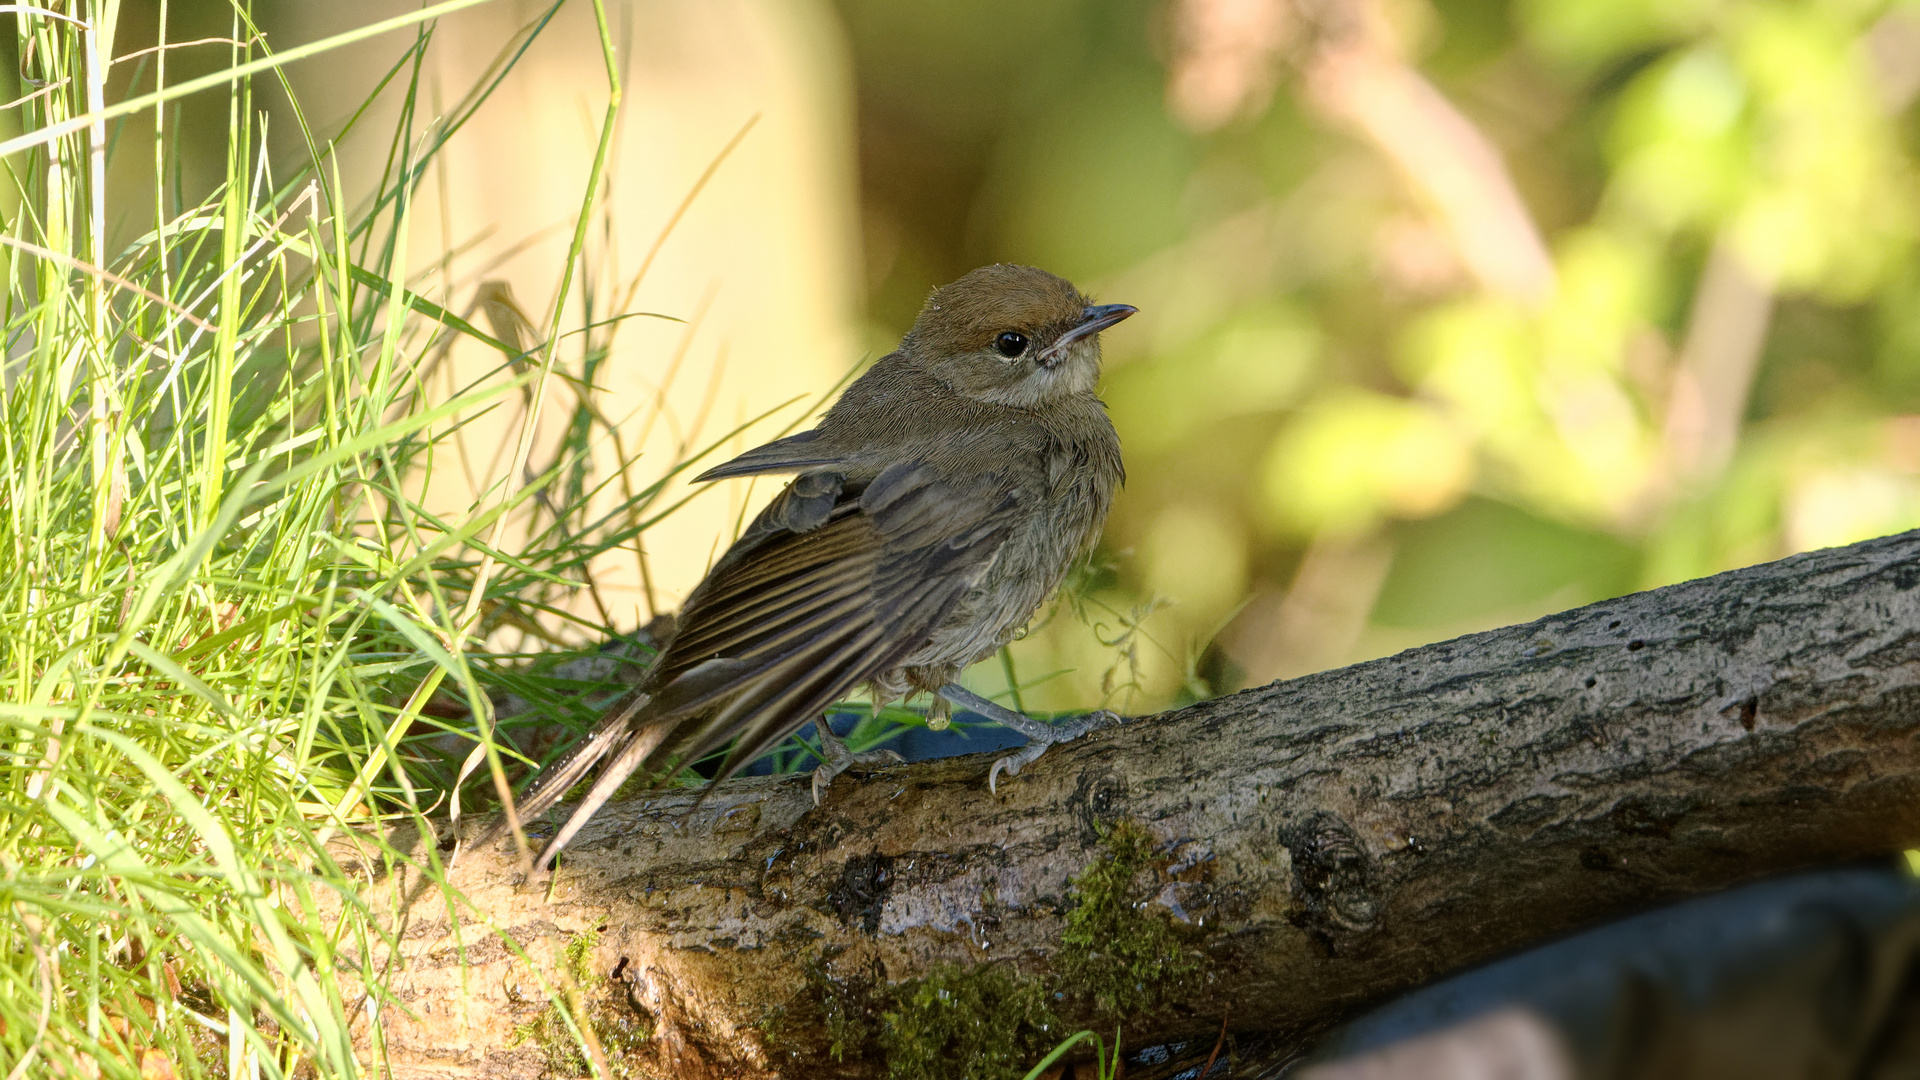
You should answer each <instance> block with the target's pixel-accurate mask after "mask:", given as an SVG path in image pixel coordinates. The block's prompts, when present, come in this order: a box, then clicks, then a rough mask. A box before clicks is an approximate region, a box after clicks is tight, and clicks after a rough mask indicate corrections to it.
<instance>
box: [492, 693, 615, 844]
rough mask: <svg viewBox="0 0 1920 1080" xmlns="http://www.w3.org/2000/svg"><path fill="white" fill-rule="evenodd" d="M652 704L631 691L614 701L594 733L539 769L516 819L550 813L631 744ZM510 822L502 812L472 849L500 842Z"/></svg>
mask: <svg viewBox="0 0 1920 1080" xmlns="http://www.w3.org/2000/svg"><path fill="white" fill-rule="evenodd" d="M652 703H653V696H652V695H651V694H648V693H646V692H644V691H641V690H632V691H629V692H628V693H627V694H626V695H625V696H624V697H622V698H621V699H619V700H617V701H616V702H614V704H613V705H612V706H611V707H609V708H608V709H607V712H606V715H605V716H603V717H601V719H600V722H599V723H598V724H596V725H594V728H593V731H592V733H591V734H589V735H588V736H587V737H586V738H584V739H582V740H580V742H579V744H578V745H576V746H575V747H574V748H573V749H572V750H569V751H567V753H566V755H565V756H564V757H562V758H561V759H560V760H558V761H556V762H554V763H553V764H551V765H549V766H547V767H546V768H544V769H542V770H540V775H538V776H536V777H534V778H533V783H531V784H529V785H527V790H525V791H523V792H521V793H520V797H519V798H517V799H515V800H514V816H516V817H518V818H519V819H520V821H521V822H522V823H523V824H524V823H526V822H529V821H532V820H533V819H535V818H537V817H539V816H540V815H541V814H544V813H546V812H547V811H548V810H551V809H552V808H553V804H554V803H557V802H559V801H560V799H561V798H562V797H563V796H565V795H566V793H567V791H568V790H569V789H571V788H572V787H573V786H574V785H575V784H577V783H579V782H580V781H581V780H582V779H583V778H584V777H585V776H586V775H587V772H588V771H589V770H591V769H592V768H593V766H594V764H595V763H597V762H598V761H599V760H600V759H601V758H603V757H605V756H607V754H609V753H612V752H616V751H617V750H619V749H621V748H624V747H625V746H627V744H628V743H630V742H631V741H632V739H633V735H634V729H635V728H637V727H639V726H640V725H641V724H643V723H645V721H646V717H644V716H642V715H641V714H642V713H643V711H648V706H649V705H651V704H652ZM507 821H508V817H507V815H506V814H504V813H502V814H501V815H500V818H499V820H497V821H495V822H494V823H493V824H492V825H491V826H489V827H488V829H487V831H486V832H484V833H482V834H481V835H480V838H479V839H477V840H475V841H474V842H473V844H472V846H473V847H475V848H482V847H486V846H487V845H488V844H491V843H493V842H494V841H495V840H498V839H499V838H500V837H501V836H502V835H503V834H504V833H505V832H506V831H507Z"/></svg>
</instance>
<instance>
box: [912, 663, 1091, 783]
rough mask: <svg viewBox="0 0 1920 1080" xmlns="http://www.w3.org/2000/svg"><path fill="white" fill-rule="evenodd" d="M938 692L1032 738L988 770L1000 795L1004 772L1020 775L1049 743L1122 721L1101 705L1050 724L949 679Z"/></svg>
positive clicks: (966, 707) (1050, 744) (1072, 738)
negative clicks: (1085, 712)
mask: <svg viewBox="0 0 1920 1080" xmlns="http://www.w3.org/2000/svg"><path fill="white" fill-rule="evenodd" d="M936 693H938V694H939V695H940V696H941V697H943V698H946V699H947V700H948V701H951V702H953V703H954V704H955V705H958V706H960V707H961V708H963V709H968V710H970V711H972V712H976V713H979V714H980V715H981V716H984V717H986V718H987V719H989V720H991V721H993V722H994V723H996V724H999V725H1001V726H1002V727H1010V728H1012V729H1013V730H1015V731H1017V732H1019V733H1020V734H1022V735H1025V736H1026V737H1027V738H1028V739H1030V740H1032V741H1030V742H1028V743H1027V745H1025V746H1023V747H1021V748H1020V749H1018V750H1015V751H1014V752H1013V753H1011V754H1008V755H1007V756H1006V757H1003V758H1001V759H1000V760H998V761H996V762H994V763H993V768H991V769H989V770H987V790H989V791H991V792H993V793H994V794H996V795H998V794H999V793H1000V789H999V786H998V781H999V779H1000V774H1001V773H1003V772H1004V773H1006V774H1007V775H1008V776H1019V775H1020V770H1021V768H1022V767H1024V766H1027V765H1031V764H1033V763H1034V761H1035V760H1037V759H1038V758H1039V757H1040V755H1041V754H1044V753H1046V752H1047V747H1049V746H1052V745H1053V744H1054V743H1062V742H1070V741H1072V740H1074V739H1077V738H1079V737H1080V736H1082V735H1085V734H1086V733H1087V732H1089V731H1098V730H1100V729H1101V728H1103V727H1110V726H1112V725H1114V724H1117V723H1119V722H1120V717H1119V715H1118V714H1116V713H1112V712H1108V711H1107V710H1106V709H1101V710H1100V711H1099V712H1092V713H1088V714H1087V715H1085V716H1078V717H1075V718H1073V719H1072V720H1068V721H1065V722H1064V723H1059V724H1049V723H1047V722H1046V721H1044V720H1035V719H1034V718H1033V717H1031V716H1026V715H1024V714H1022V713H1018V712H1015V711H1013V710H1012V709H1009V708H1007V707H1006V706H1004V705H996V704H994V703H993V702H991V701H988V700H987V699H986V698H983V697H981V696H980V695H979V694H976V693H974V692H973V691H971V690H969V689H967V688H966V687H964V686H961V685H960V684H959V683H948V684H947V685H945V686H943V687H941V688H940V689H939V690H938V691H936Z"/></svg>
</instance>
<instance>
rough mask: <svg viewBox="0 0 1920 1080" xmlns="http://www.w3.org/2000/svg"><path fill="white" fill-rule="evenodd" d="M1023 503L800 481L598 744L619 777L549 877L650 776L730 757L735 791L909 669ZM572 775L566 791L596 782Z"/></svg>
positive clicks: (1002, 489)
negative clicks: (884, 675) (600, 814)
mask: <svg viewBox="0 0 1920 1080" xmlns="http://www.w3.org/2000/svg"><path fill="white" fill-rule="evenodd" d="M1019 503H1020V493H1019V492H1018V491H1017V490H1015V489H1014V488H1013V487H1012V486H1011V485H1009V484H1006V483H1003V482H996V481H992V480H988V481H983V482H980V483H975V484H969V485H960V484H956V483H952V482H947V481H942V480H940V479H938V478H937V477H936V476H935V475H934V474H933V471H932V470H931V469H929V468H927V467H926V466H924V465H917V464H898V465H894V466H891V467H889V468H888V469H886V470H885V471H883V472H882V473H881V474H880V475H879V476H878V477H876V478H875V479H874V480H873V482H872V483H870V484H867V485H865V486H864V487H858V488H856V487H854V486H852V485H848V484H847V483H846V482H845V481H844V479H843V478H842V477H841V476H840V475H839V474H837V473H828V472H814V473H807V474H803V475H802V476H800V477H799V478H797V479H796V480H795V481H794V482H793V483H792V484H791V485H789V486H788V488H787V490H786V491H784V492H782V493H781V495H780V496H779V497H778V498H777V499H776V500H775V501H774V503H773V504H772V505H770V506H769V507H768V508H767V509H766V511H764V512H763V513H762V514H761V515H760V517H759V518H758V519H756V520H755V522H754V524H753V526H752V527H751V528H749V529H748V531H747V532H746V534H745V535H743V536H742V537H741V538H740V540H739V541H738V542H737V543H736V544H735V545H734V546H733V547H732V548H731V549H730V550H729V551H728V552H727V554H726V555H725V556H724V557H722V558H721V559H720V561H719V562H718V563H716V564H715V566H714V568H713V570H712V571H711V572H710V573H709V574H708V575H707V578H706V580H704V581H703V582H701V584H700V587H699V588H698V589H696V590H695V591H694V593H693V595H692V596H691V597H689V598H688V600H687V604H686V607H685V608H684V609H683V610H682V612H681V614H680V618H679V630H678V632H677V633H676V635H675V636H674V639H673V641H672V642H671V643H670V644H669V645H668V646H667V649H666V651H665V653H663V654H662V656H661V657H660V661H659V665H658V666H657V667H656V668H655V669H654V671H653V673H652V675H651V677H650V678H649V679H648V680H647V691H648V700H647V702H646V703H645V705H644V707H642V708H640V709H638V710H637V711H636V712H634V713H632V714H631V715H630V717H629V718H627V719H623V720H622V721H621V722H620V724H619V725H616V730H614V731H609V732H608V734H607V735H606V736H605V737H602V736H601V731H600V730H596V733H595V736H594V737H592V738H591V739H590V741H592V742H594V743H595V744H596V745H597V747H598V748H599V752H598V753H595V754H594V756H595V757H599V756H601V755H602V754H604V753H607V752H609V751H612V752H614V761H613V764H612V765H611V766H610V767H609V768H608V769H607V770H606V772H605V773H604V774H603V775H602V776H601V778H600V780H599V781H598V782H597V783H596V784H595V785H594V789H593V792H592V793H591V794H589V796H588V797H587V799H586V800H585V801H584V802H582V804H581V805H580V806H579V807H578V808H577V809H576V810H575V811H574V813H573V817H572V818H571V819H569V821H568V823H567V825H566V827H565V828H564V829H563V830H562V831H561V833H560V834H558V835H557V836H556V837H555V838H554V841H553V843H551V844H549V846H548V849H547V851H546V852H545V853H543V855H542V857H541V861H542V863H543V864H544V862H545V861H546V859H547V858H548V857H550V856H551V855H552V854H553V853H554V852H555V851H557V850H558V847H559V845H561V844H564V843H565V842H566V840H567V839H568V838H570V837H571V836H572V835H573V832H574V831H575V830H577V829H578V828H579V826H580V825H581V824H582V823H584V822H585V820H586V819H587V817H589V816H591V815H592V814H593V812H594V811H595V810H597V809H598V808H599V806H600V804H601V803H603V802H605V801H606V799H607V798H608V797H609V796H611V795H612V793H613V791H614V789H615V788H617V787H618V786H619V784H620V782H621V781H622V780H624V779H625V777H626V776H627V775H629V774H631V773H632V772H634V771H635V770H637V769H639V768H641V767H642V766H644V765H647V764H649V763H652V762H663V763H668V764H672V765H686V764H690V763H692V762H693V761H695V760H698V759H699V758H701V757H704V756H706V755H707V754H709V753H711V752H713V751H715V750H717V749H719V748H721V747H722V746H725V745H726V744H727V743H729V742H732V743H733V744H734V745H733V749H732V750H731V751H730V752H729V753H728V755H727V758H726V761H725V763H724V764H723V766H722V767H721V771H720V774H719V778H725V777H727V776H730V775H732V774H733V773H734V772H737V771H738V770H739V769H741V768H742V767H744V766H745V765H747V764H748V763H749V762H751V761H753V759H754V758H756V757H758V756H760V755H761V754H763V753H765V752H766V751H767V750H769V749H771V748H772V747H774V746H775V745H777V744H778V743H779V742H780V741H781V740H782V739H784V738H786V737H787V736H788V735H790V734H792V733H793V731H794V730H795V729H797V728H799V727H800V726H801V725H802V724H805V723H806V722H807V721H809V720H814V719H817V718H819V717H820V716H821V715H822V713H823V712H824V711H825V709H826V707H827V706H828V705H830V704H832V703H833V702H834V701H837V700H839V699H840V698H842V697H844V696H845V695H846V694H847V692H848V691H850V690H852V689H853V688H854V687H856V686H858V685H859V684H860V683H862V682H865V681H866V680H868V679H869V678H872V677H873V676H874V675H876V674H879V673H881V672H883V671H887V670H889V669H891V668H893V667H896V666H898V665H899V663H900V662H901V661H902V660H904V659H906V657H908V656H909V655H911V654H912V653H913V652H914V651H915V650H916V649H918V648H919V647H920V646H921V645H923V644H925V642H926V641H927V638H928V637H929V636H930V635H931V633H932V632H933V630H934V629H935V628H936V627H937V626H939V625H940V623H941V621H942V620H944V619H945V618H946V617H947V616H948V615H949V614H950V613H951V612H952V611H953V610H954V608H955V606H956V605H958V604H959V602H960V600H961V598H962V597H964V596H965V595H966V594H967V591H968V590H969V589H971V588H972V587H973V586H974V584H975V583H977V582H978V581H979V580H980V577H981V575H982V574H984V573H985V572H986V570H987V567H988V566H989V565H990V564H991V562H992V561H993V557H994V555H995V554H996V553H998V551H999V550H1000V546H1001V544H1002V543H1004V542H1005V540H1006V538H1007V535H1008V532H1009V531H1010V530H1011V528H1012V526H1013V522H1014V519H1015V515H1016V513H1017V510H1018V507H1019ZM607 728H608V725H607V724H606V723H603V724H602V725H601V730H606V729H607ZM564 763H565V764H566V765H567V766H569V768H568V770H567V771H568V773H569V775H570V777H571V779H569V780H568V783H569V784H570V783H572V781H573V780H577V779H578V778H579V776H580V775H583V774H584V772H585V767H584V766H583V767H579V768H573V767H572V764H573V763H572V761H571V759H567V760H565V762H564ZM616 774H617V775H616ZM562 790H564V789H562ZM556 798H557V796H556ZM547 805H550V802H549V803H548V804H547ZM541 809H545V806H544V805H543V806H542V807H541ZM528 816H531V812H529V814H528Z"/></svg>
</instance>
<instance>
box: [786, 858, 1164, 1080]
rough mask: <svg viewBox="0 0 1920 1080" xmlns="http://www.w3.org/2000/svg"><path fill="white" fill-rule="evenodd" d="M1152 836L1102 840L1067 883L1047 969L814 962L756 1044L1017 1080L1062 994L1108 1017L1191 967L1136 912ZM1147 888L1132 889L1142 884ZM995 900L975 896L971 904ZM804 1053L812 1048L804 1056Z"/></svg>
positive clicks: (1045, 1040)
mask: <svg viewBox="0 0 1920 1080" xmlns="http://www.w3.org/2000/svg"><path fill="white" fill-rule="evenodd" d="M1153 869H1154V855H1153V837H1152V835H1151V834H1149V833H1148V832H1147V830H1146V829H1145V828H1144V827H1142V826H1140V825H1138V824H1135V823H1133V822H1121V823H1119V824H1117V825H1115V826H1113V827H1112V828H1111V829H1110V830H1108V831H1107V833H1106V835H1105V836H1104V837H1103V839H1102V843H1101V853H1100V855H1099V856H1098V857H1097V858H1096V859H1095V860H1094V861H1093V862H1092V863H1091V864H1089V865H1088V866H1087V868H1086V869H1085V870H1084V871H1082V872H1081V874H1080V875H1079V876H1078V877H1076V878H1074V879H1073V883H1072V885H1073V901H1074V903H1073V907H1072V909H1071V910H1070V911H1068V913H1067V920H1066V921H1067V927H1066V931H1065V932H1064V933H1063V934H1062V935H1061V948H1060V950H1059V951H1058V952H1057V953H1056V954H1055V957H1054V960H1055V963H1054V967H1053V970H1051V971H1049V972H1046V973H1044V974H1041V975H1028V974H1024V973H1022V972H1019V971H1017V970H1015V969H1013V968H1012V967H1010V966H1009V965H1006V964H995V963H988V964H979V965H974V966H961V965H954V964H943V965H940V966H938V967H936V968H934V969H933V970H932V971H930V972H929V973H928V974H927V975H926V976H925V977H924V978H920V979H913V980H910V981H907V982H902V983H897V984H892V985H889V984H888V983H887V982H886V981H885V977H884V973H882V972H881V971H880V970H879V969H878V968H877V967H874V968H872V969H868V968H866V967H863V966H861V965H853V966H852V967H851V968H848V967H844V966H840V965H837V964H836V957H835V955H833V954H830V953H822V954H818V955H816V956H815V957H814V959H813V960H812V961H811V962H810V963H808V965H807V967H806V973H807V986H806V989H805V990H804V991H803V992H802V993H801V994H800V995H798V996H797V997H796V999H795V1000H794V1001H793V1002H790V1003H789V1004H787V1005H785V1006H782V1007H780V1008H777V1009H773V1010H770V1011H769V1012H768V1014H767V1016H766V1017H765V1018H764V1019H763V1020H762V1021H761V1025H760V1026H761V1030H762V1031H763V1032H765V1033H766V1036H767V1040H768V1045H769V1046H770V1047H772V1048H774V1049H775V1051H776V1053H781V1052H785V1053H789V1054H791V1055H792V1056H793V1057H794V1059H795V1060H799V1059H801V1058H802V1057H804V1056H805V1055H806V1054H808V1053H817V1052H818V1050H817V1047H818V1043H817V1042H814V1041H813V1040H814V1039H815V1038H817V1037H818V1036H819V1035H821V1034H824V1035H825V1037H826V1040H827V1043H828V1052H829V1053H830V1054H831V1055H832V1057H833V1059H834V1060H835V1061H839V1062H844V1061H848V1060H861V1059H867V1060H875V1059H878V1058H881V1057H884V1060H885V1062H886V1069H887V1075H888V1076H889V1077H892V1078H894V1080H933V1078H936V1077H939V1078H948V1077H959V1078H963V1080H1000V1078H1010V1080H1019V1078H1021V1077H1024V1076H1025V1075H1026V1073H1027V1070H1028V1069H1029V1068H1031V1067H1032V1065H1033V1063H1034V1062H1035V1061H1038V1060H1039V1059H1040V1058H1041V1057H1042V1056H1043V1055H1045V1054H1046V1052H1047V1051H1048V1050H1049V1049H1051V1048H1052V1047H1054V1046H1055V1045H1057V1044H1058V1043H1059V1042H1060V1040H1061V1038H1062V1037H1063V1036H1064V1035H1066V1034H1068V1032H1067V1031H1066V1029H1065V1028H1064V1027H1063V1025H1062V1023H1061V1020H1060V1018H1059V1017H1058V1016H1057V1015H1056V1014H1055V1013H1054V1011H1053V1007H1054V1003H1055V1002H1056V1001H1058V1000H1060V999H1062V998H1064V997H1067V996H1068V995H1071V996H1073V997H1074V998H1077V999H1079V1000H1080V1001H1084V1002H1086V1003H1087V1004H1088V1005H1090V1006H1092V1008H1093V1009H1094V1010H1095V1011H1097V1012H1098V1013H1100V1014H1101V1015H1102V1017H1103V1018H1111V1019H1120V1018H1125V1017H1129V1016H1131V1015H1132V1014H1134V1013H1137V1012H1140V1011H1141V1010H1144V1009H1149V1008H1152V1007H1153V1006H1155V1005H1157V1004H1159V1003H1160V1002H1161V1001H1163V1000H1165V998H1166V996H1167V995H1168V994H1169V993H1172V992H1174V991H1175V990H1177V989H1178V988H1179V987H1180V986H1181V984H1182V983H1184V982H1185V981H1186V980H1187V979H1190V978H1192V977H1193V975H1194V974H1195V972H1196V971H1197V970H1198V967H1199V965H1198V963H1197V961H1196V960H1195V958H1194V956H1193V955H1192V954H1190V953H1189V952H1188V951H1187V950H1186V948H1185V947H1184V945H1183V942H1182V941H1181V939H1180V937H1179V935H1178V934H1177V933H1176V931H1175V930H1174V928H1173V927H1172V926H1171V925H1170V924H1169V923H1168V921H1167V919H1166V917H1165V916H1164V915H1162V914H1160V913H1158V912H1153V911H1150V910H1149V908H1148V903H1147V902H1148V898H1149V896H1150V892H1149V891H1148V890H1149V889H1150V887H1151V886H1152V884H1153V883H1154V878H1153V876H1152V874H1151V871H1153ZM1143 877H1145V878H1146V879H1147V880H1146V881H1145V882H1144V883H1143V882H1142V878H1143ZM995 903H997V900H995V899H993V898H991V897H986V896H983V897H982V904H983V906H987V907H990V906H992V905H993V904H995ZM809 1047H811V1048H812V1049H809Z"/></svg>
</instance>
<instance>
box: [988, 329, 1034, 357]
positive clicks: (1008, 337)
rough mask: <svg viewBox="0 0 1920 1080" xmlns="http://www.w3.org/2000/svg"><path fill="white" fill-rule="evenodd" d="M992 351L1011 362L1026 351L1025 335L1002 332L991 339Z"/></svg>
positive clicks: (1017, 332)
mask: <svg viewBox="0 0 1920 1080" xmlns="http://www.w3.org/2000/svg"><path fill="white" fill-rule="evenodd" d="M993 351H994V352H997V353H999V354H1000V355H1001V356H1004V357H1006V358H1007V359H1009V360H1011V359H1013V358H1014V357H1016V356H1019V355H1020V354H1021V353H1023V352H1026V351H1027V335H1025V334H1023V333H1021V332H1020V331H1018V330H1004V331H1002V332H1001V334H1000V336H999V337H997V338H994V339H993Z"/></svg>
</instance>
